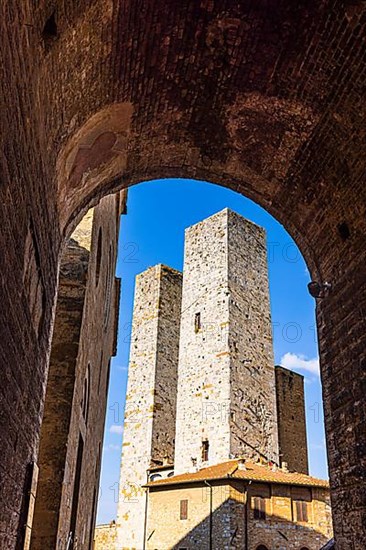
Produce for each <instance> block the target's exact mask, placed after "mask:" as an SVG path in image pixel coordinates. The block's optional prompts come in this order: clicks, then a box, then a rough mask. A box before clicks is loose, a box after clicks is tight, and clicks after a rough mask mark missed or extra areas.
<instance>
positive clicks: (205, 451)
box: [202, 440, 210, 462]
mask: <svg viewBox="0 0 366 550" xmlns="http://www.w3.org/2000/svg"><path fill="white" fill-rule="evenodd" d="M209 446H210V444H209V442H208V441H207V440H206V441H202V460H203V462H207V461H208V449H209Z"/></svg>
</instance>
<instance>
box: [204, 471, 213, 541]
mask: <svg viewBox="0 0 366 550" xmlns="http://www.w3.org/2000/svg"><path fill="white" fill-rule="evenodd" d="M204 483H205V484H206V485H207V487H209V488H210V535H209V549H210V550H212V485H210V484H209V482H208V481H206V479H205V480H204Z"/></svg>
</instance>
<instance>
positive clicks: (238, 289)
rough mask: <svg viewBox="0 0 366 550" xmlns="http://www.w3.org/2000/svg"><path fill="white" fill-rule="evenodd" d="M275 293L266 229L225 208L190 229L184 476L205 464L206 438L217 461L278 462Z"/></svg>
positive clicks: (181, 405) (179, 454)
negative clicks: (271, 291) (272, 304)
mask: <svg viewBox="0 0 366 550" xmlns="http://www.w3.org/2000/svg"><path fill="white" fill-rule="evenodd" d="M268 292H269V291H268V276H267V263H266V247H265V238H264V232H263V230H262V229H261V228H259V227H257V226H256V225H254V224H252V223H251V222H248V221H247V220H245V219H244V218H242V217H241V216H239V215H238V214H236V213H234V212H231V211H229V210H227V209H225V210H223V211H221V212H219V213H218V214H215V215H214V216H211V217H210V218H208V219H206V220H204V221H203V222H200V223H198V224H197V225H194V226H193V227H190V228H189V229H187V231H186V241H185V259H184V270H183V296H182V319H181V336H180V352H179V368H178V398H177V427H176V453H175V473H176V474H179V473H183V472H187V471H189V470H190V469H191V468H192V467H194V466H195V465H197V466H198V467H200V466H202V465H203V461H204V460H203V459H204V458H205V457H204V454H203V450H202V446H203V445H204V444H205V442H208V446H209V449H208V461H209V462H210V463H211V464H215V463H219V462H223V461H225V460H228V459H229V458H230V456H232V455H237V456H238V455H243V456H245V457H247V458H253V457H258V456H262V455H264V456H266V457H268V458H269V459H271V460H275V461H276V460H277V458H278V443H277V431H276V401H275V378H274V368H273V354H272V335H271V320H270V307H269V294H268ZM243 434H244V437H243ZM192 459H193V460H192Z"/></svg>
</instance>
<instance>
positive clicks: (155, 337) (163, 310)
mask: <svg viewBox="0 0 366 550" xmlns="http://www.w3.org/2000/svg"><path fill="white" fill-rule="evenodd" d="M181 286H182V275H181V273H179V272H178V271H175V270H173V269H171V268H169V267H166V266H163V265H157V266H155V267H152V268H150V269H148V270H147V271H145V272H143V273H141V274H140V275H138V276H137V278H136V287H135V300H134V311H133V323H132V335H131V347H130V362H129V371H128V385H127V395H126V407H125V420H124V436H123V446H122V464H121V478H120V498H119V506H118V523H119V524H120V529H119V536H118V548H142V545H143V536H144V517H145V500H146V499H145V490H144V489H143V488H142V485H143V484H144V483H146V481H147V477H146V476H147V469H148V468H150V466H153V465H157V464H159V463H160V464H161V463H162V462H163V460H164V459H167V460H168V461H170V462H172V461H173V456H174V430H175V416H176V415H175V411H176V398H175V396H176V391H177V389H176V386H177V369H178V346H179V326H180V308H181Z"/></svg>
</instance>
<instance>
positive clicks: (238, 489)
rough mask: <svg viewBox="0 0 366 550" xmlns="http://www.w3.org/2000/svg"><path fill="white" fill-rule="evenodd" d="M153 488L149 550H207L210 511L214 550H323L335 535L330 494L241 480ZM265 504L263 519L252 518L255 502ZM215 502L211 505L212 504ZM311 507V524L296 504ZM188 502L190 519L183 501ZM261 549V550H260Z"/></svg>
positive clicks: (322, 490) (147, 545) (151, 489)
mask: <svg viewBox="0 0 366 550" xmlns="http://www.w3.org/2000/svg"><path fill="white" fill-rule="evenodd" d="M210 485H211V487H212V494H211V495H212V496H211V495H210V491H211V489H210V487H209V486H207V485H205V484H204V483H202V482H201V483H196V484H192V485H180V486H178V485H177V486H174V487H171V488H169V489H166V488H165V489H163V488H162V487H160V488H150V491H149V507H148V520H147V536H148V537H149V536H150V538H149V540H148V541H147V544H146V548H147V549H148V550H154V549H156V548H159V549H160V548H161V549H164V550H170V549H175V548H187V550H194V549H196V548H199V549H202V550H209V549H210V548H211V546H210V511H211V505H212V516H211V529H212V548H213V549H214V550H233V549H235V550H242V549H246V550H258V548H259V546H260V545H261V544H262V545H264V546H265V547H266V548H267V550H280V549H284V548H285V549H289V550H290V549H291V550H292V549H298V550H300V549H303V548H304V549H305V548H306V549H308V550H319V548H320V547H321V546H322V545H323V544H324V543H325V542H326V541H327V540H329V538H330V537H331V536H332V528H331V521H330V498H329V490H327V489H320V488H314V487H313V488H311V489H309V488H308V487H296V486H288V485H276V484H271V485H269V484H264V483H258V482H257V483H255V482H254V483H252V484H250V485H248V484H244V483H240V482H237V481H228V480H221V481H211V482H210ZM258 496H259V497H261V498H263V499H264V512H265V518H263V519H261V520H259V519H257V518H255V516H254V507H255V503H254V502H255V501H254V499H255V497H258ZM211 498H212V504H211ZM299 499H301V500H302V502H306V503H307V513H308V521H307V522H303V521H299V519H298V518H297V516H296V501H297V500H299ZM181 500H187V501H188V504H187V510H188V514H187V519H186V520H181V519H180V515H179V512H180V501H181ZM261 550H262V549H261Z"/></svg>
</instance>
